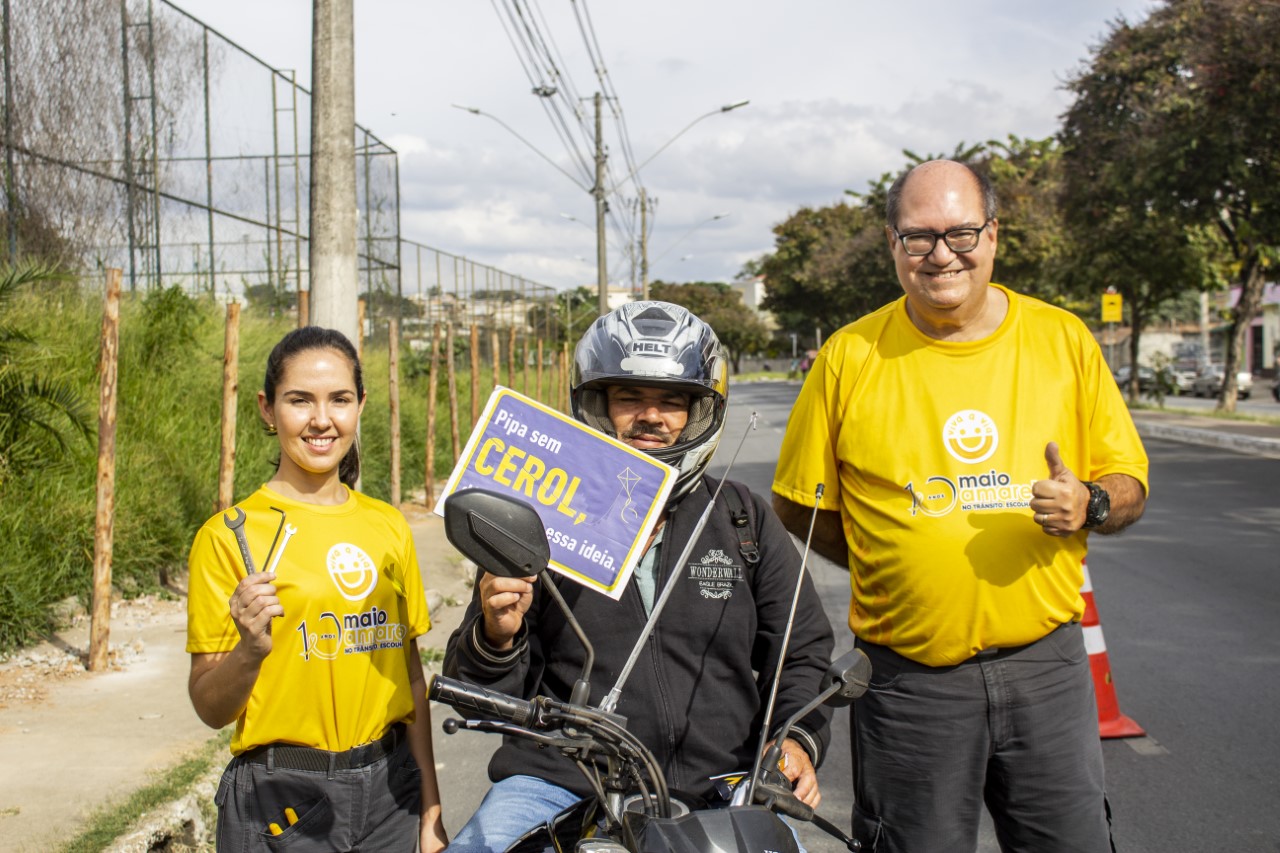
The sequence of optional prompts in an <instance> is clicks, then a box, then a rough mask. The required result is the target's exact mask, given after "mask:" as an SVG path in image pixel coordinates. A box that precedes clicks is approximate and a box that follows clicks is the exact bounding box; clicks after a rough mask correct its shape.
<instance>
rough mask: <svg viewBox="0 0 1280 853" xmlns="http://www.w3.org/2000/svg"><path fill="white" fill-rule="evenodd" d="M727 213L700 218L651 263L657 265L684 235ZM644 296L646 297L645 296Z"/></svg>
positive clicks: (687, 256) (677, 244)
mask: <svg viewBox="0 0 1280 853" xmlns="http://www.w3.org/2000/svg"><path fill="white" fill-rule="evenodd" d="M728 215H729V214H727V213H717V214H716V215H715V216H712V217H709V218H707V219H704V220H702V221H701V222H699V223H698V224H697V225H695V226H693V227H692V228H690V229H689V230H688V231H686V232H684V233H683V234H681V235H680V236H679V237H677V238H676V241H675V242H674V243H672V244H671V245H670V246H668V247H667V249H666V251H665V252H663V253H662V254H661V255H658V257H656V258H654V259H653V265H654V266H657V265H658V261H660V260H662V259H663V258H665V257H666V256H667V255H668V254H670V253H671V250H672V249H674V248H675V247H676V246H679V245H680V243H681V242H683V241H684V239H685V238H686V237H688V236H689V235H690V234H692V233H693V232H694V231H697V230H698V229H699V228H701V227H702V226H703V225H706V224H708V223H711V222H715V221H716V220H717V219H724V218H725V217H726V216H728ZM685 257H686V258H691V257H693V255H685ZM681 260H684V258H681ZM646 298H647V297H646Z"/></svg>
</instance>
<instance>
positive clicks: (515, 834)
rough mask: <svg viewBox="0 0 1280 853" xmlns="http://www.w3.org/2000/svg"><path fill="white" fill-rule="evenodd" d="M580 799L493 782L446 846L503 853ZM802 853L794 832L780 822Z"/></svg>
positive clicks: (524, 780) (537, 782) (533, 783)
mask: <svg viewBox="0 0 1280 853" xmlns="http://www.w3.org/2000/svg"><path fill="white" fill-rule="evenodd" d="M580 799H582V798H581V797H579V796H578V795H577V794H575V793H573V792H572V791H568V790H565V789H564V788H561V787H560V786H558V785H553V784H551V783H550V782H547V781H545V780H543V779H539V778H537V777H536V776H510V777H508V778H506V779H503V780H502V781H501V782H495V783H494V784H493V787H491V788H490V789H489V793H487V794H485V795H484V801H483V802H481V803H480V808H478V809H476V813H475V814H473V815H472V816H471V819H470V820H468V821H467V823H466V826H464V827H462V829H460V830H458V833H457V834H456V835H454V837H453V840H452V841H450V842H449V853H503V851H504V850H506V849H507V848H508V847H510V846H511V844H512V842H514V841H515V840H516V839H517V838H519V837H520V836H522V835H524V834H525V833H526V832H528V831H529V830H531V829H533V828H534V827H536V826H541V825H542V824H544V823H546V822H547V821H549V820H551V818H553V817H555V816H556V815H558V814H559V813H560V812H562V811H564V810H565V809H567V808H569V806H571V805H573V804H574V803H576V802H578V800H580ZM783 821H784V822H785V823H786V824H787V828H788V829H790V830H791V834H792V835H793V836H795V839H796V847H797V848H798V849H799V853H805V849H804V845H803V844H801V843H800V836H799V835H796V828H795V827H794V826H793V825H792V824H791V822H790V821H787V820H786V818H783Z"/></svg>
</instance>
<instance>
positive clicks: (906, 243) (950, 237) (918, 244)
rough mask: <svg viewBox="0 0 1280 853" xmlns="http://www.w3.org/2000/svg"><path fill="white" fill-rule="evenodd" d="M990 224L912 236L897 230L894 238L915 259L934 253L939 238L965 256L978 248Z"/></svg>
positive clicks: (988, 221) (913, 233)
mask: <svg viewBox="0 0 1280 853" xmlns="http://www.w3.org/2000/svg"><path fill="white" fill-rule="evenodd" d="M990 224H991V220H990V219H988V220H987V221H986V222H984V223H982V227H981V228H952V229H951V230H950V231H914V232H912V233H910V234H901V233H899V232H898V229H897V228H895V229H893V233H894V236H896V237H897V238H898V239H899V240H901V241H902V250H903V251H904V252H906V253H907V254H908V255H911V256H913V257H919V256H921V255H927V254H929V253H930V252H932V251H933V247H934V246H936V245H938V239H939V238H941V239H942V241H943V242H944V243H946V244H947V248H948V249H950V250H951V251H953V252H955V253H956V254H957V255H963V254H964V253H965V252H972V251H973V250H974V249H976V248H978V239H979V238H980V237H981V236H982V232H983V231H986V230H987V226H988V225H990Z"/></svg>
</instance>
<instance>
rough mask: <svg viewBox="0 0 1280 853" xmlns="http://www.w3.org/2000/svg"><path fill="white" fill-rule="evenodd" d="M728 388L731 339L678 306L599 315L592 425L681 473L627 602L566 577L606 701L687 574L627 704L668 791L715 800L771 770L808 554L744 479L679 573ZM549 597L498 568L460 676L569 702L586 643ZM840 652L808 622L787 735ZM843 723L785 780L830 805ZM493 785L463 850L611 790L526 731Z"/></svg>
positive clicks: (820, 625)
mask: <svg viewBox="0 0 1280 853" xmlns="http://www.w3.org/2000/svg"><path fill="white" fill-rule="evenodd" d="M728 390H729V389H728V368H727V362H726V359H725V356H724V352H723V350H722V349H721V347H720V342H719V340H718V339H717V338H716V335H715V332H713V331H712V329H711V327H710V326H708V325H707V324H706V323H704V322H703V321H702V320H700V319H698V318H697V317H695V316H694V315H693V314H691V313H689V312H688V311H687V310H685V309H684V308H681V307H679V306H676V305H670V304H667V303H664V302H633V303H628V304H626V305H624V306H622V307H621V308H619V309H617V310H615V311H612V312H610V313H609V314H607V315H605V316H603V317H601V318H599V319H598V320H596V321H595V323H593V324H592V326H591V328H590V329H588V330H587V333H586V334H585V335H584V336H583V338H582V340H581V341H580V342H579V344H578V347H577V350H576V352H575V357H574V367H573V381H572V403H573V414H574V417H575V418H577V419H578V420H580V421H582V422H583V423H585V424H587V425H588V426H591V427H592V428H594V429H597V430H599V431H600V432H603V433H605V434H607V435H611V436H614V437H616V438H618V439H619V440H621V441H624V442H626V443H627V444H630V445H631V446H632V447H635V448H637V449H640V450H643V451H645V452H647V453H650V454H651V455H653V456H654V457H655V458H657V459H659V460H661V461H663V462H665V463H666V464H668V465H671V466H672V467H674V468H676V470H677V471H678V475H677V481H676V485H675V487H674V488H673V490H672V496H671V498H670V499H669V501H668V503H667V507H666V509H665V511H664V513H663V514H662V517H661V520H660V521H659V523H658V526H657V528H656V529H655V531H654V534H653V536H652V538H651V540H650V542H649V544H648V546H647V548H646V550H645V555H644V557H643V559H642V560H641V563H640V565H639V566H638V567H637V568H636V570H635V578H634V582H633V583H631V584H630V585H629V587H628V588H627V589H626V590H625V591H624V593H623V595H622V596H621V598H620V599H619V600H618V601H613V600H611V599H609V598H608V597H606V596H604V595H601V594H600V593H598V592H595V591H594V590H590V589H587V588H585V587H582V586H579V585H577V584H573V583H570V582H563V583H562V582H560V581H559V580H558V579H557V583H558V585H559V587H560V592H561V594H562V595H563V596H564V598H565V599H566V601H567V602H568V604H569V606H570V607H571V608H572V609H573V612H574V615H575V616H576V617H577V619H578V620H579V622H580V623H581V624H582V627H583V630H585V632H586V634H587V636H588V637H589V638H591V641H592V643H594V645H595V654H596V657H595V663H594V667H593V670H592V672H591V677H590V681H591V688H592V693H591V698H590V700H589V701H590V703H591V704H592V705H598V704H599V703H600V701H601V700H602V699H603V697H604V694H605V692H606V691H608V689H609V688H610V687H611V686H612V685H613V683H614V681H615V680H616V678H617V675H618V673H619V671H620V670H621V669H622V667H623V665H624V663H625V662H626V660H627V657H628V656H629V655H630V653H631V650H632V647H633V645H634V644H635V642H636V639H637V637H638V636H639V634H640V631H641V629H642V627H643V626H644V624H645V621H646V620H647V619H648V616H649V613H650V612H651V611H652V609H653V606H654V601H655V600H656V599H657V597H658V595H659V594H660V591H661V590H662V588H663V586H664V585H665V583H666V581H667V579H668V578H669V577H670V576H671V574H672V573H673V572H675V573H677V575H678V580H677V581H676V582H675V586H674V588H673V590H672V592H671V595H670V598H669V599H668V600H667V603H666V609H665V610H664V611H663V612H662V614H661V616H660V617H659V619H658V622H657V626H656V628H655V629H654V631H653V633H652V634H651V635H650V637H649V638H648V640H647V641H646V645H645V649H644V652H643V653H642V655H641V656H640V658H639V659H638V661H637V663H636V666H635V668H634V670H633V671H632V674H631V677H630V680H629V681H628V682H627V689H626V691H625V692H624V693H623V695H622V699H621V702H620V704H619V706H618V708H617V711H618V713H619V714H621V715H622V716H624V717H626V718H627V726H628V729H629V730H630V731H631V732H632V733H633V734H635V735H637V736H638V737H639V738H640V740H642V741H643V742H644V743H645V745H646V746H648V747H649V748H650V749H651V750H653V752H654V754H655V756H656V757H657V759H658V761H659V763H660V764H661V765H662V769H663V771H664V773H665V774H666V776H667V781H668V784H669V785H670V786H671V787H672V788H674V789H678V790H682V791H685V792H688V793H691V794H695V795H699V796H704V795H706V794H708V792H709V791H710V789H711V787H712V781H711V777H712V776H716V775H719V774H724V773H729V772H733V771H737V770H743V769H750V767H751V766H752V764H753V763H754V761H755V755H756V748H757V746H758V738H759V733H760V725H761V723H762V721H763V715H764V698H765V697H767V696H768V690H769V687H770V684H769V681H770V680H771V678H772V675H773V672H774V670H775V668H776V666H777V656H778V654H779V653H780V647H781V642H782V636H783V633H784V630H785V624H786V619H787V615H788V613H789V612H790V609H791V600H792V596H793V595H794V591H795V585H796V578H797V574H798V572H799V569H800V558H799V555H798V554H797V553H796V549H795V546H794V545H793V544H792V542H791V539H790V538H789V537H788V535H787V533H786V531H785V530H784V529H783V527H782V524H781V523H780V522H779V521H778V519H777V517H776V516H775V515H774V514H773V511H772V510H771V509H770V508H769V506H768V504H767V503H766V502H765V501H764V500H762V499H761V498H759V497H757V496H756V495H753V494H751V493H749V492H748V491H747V490H746V489H745V487H740V486H737V485H735V484H732V483H726V484H725V487H724V492H723V493H722V494H721V496H720V498H719V499H718V501H717V505H716V507H715V508H714V510H713V511H712V513H711V515H710V517H709V519H708V522H707V525H706V527H705V528H704V529H703V531H702V533H701V535H700V536H699V538H698V540H697V543H696V545H695V547H694V548H693V550H692V551H691V553H690V559H689V562H688V564H687V565H683V566H676V565H673V564H674V563H675V561H676V558H677V557H678V555H679V553H680V551H681V550H682V549H683V545H684V543H685V542H686V541H688V539H689V537H690V536H691V535H692V533H693V528H694V526H695V524H696V523H697V521H698V519H699V517H700V516H701V515H702V513H703V511H704V510H705V508H706V506H707V503H708V502H709V501H710V500H711V496H712V491H713V489H714V485H715V483H714V481H709V478H707V477H706V476H705V474H704V472H705V469H706V467H707V464H708V463H709V462H710V461H711V457H712V455H713V454H714V453H715V449H716V446H717V445H718V444H719V441H720V435H721V432H722V430H723V428H724V418H725V411H726V408H727V405H728ZM729 494H733V495H735V496H736V497H735V498H727V497H726V496H727V495H729ZM748 501H749V504H748ZM734 503H736V505H737V515H738V518H739V519H740V520H741V519H742V516H743V515H745V516H746V522H747V523H746V525H745V528H744V527H737V526H735V520H734V516H735V510H734V509H733V508H732V507H731V504H734ZM744 529H746V530H748V531H749V535H746V536H744V535H743V533H742V531H743V530H744ZM549 598H550V597H549V596H547V595H545V594H543V592H542V591H541V590H540V589H539V588H538V585H537V583H536V582H535V579H534V578H525V579H506V578H498V577H495V576H493V575H489V574H487V573H484V572H481V574H480V577H479V578H478V579H477V583H476V591H475V595H474V596H473V598H472V601H471V604H470V606H469V607H468V610H467V613H466V615H465V616H464V617H463V622H462V625H461V626H460V627H459V628H458V630H457V631H455V632H454V634H453V636H452V637H450V639H449V645H448V650H447V652H446V654H445V663H444V671H445V674H446V675H449V676H451V677H456V678H461V679H463V680H466V681H469V682H472V683H474V684H479V685H481V686H485V687H489V688H492V689H495V690H498V691H501V692H504V693H509V694H512V695H517V696H525V697H532V696H535V695H547V696H553V697H556V698H558V699H561V700H566V699H568V697H569V693H570V690H571V689H572V687H573V684H574V682H575V680H576V679H577V678H578V677H579V675H580V674H581V671H582V665H583V649H582V646H581V644H580V643H579V642H578V641H577V639H576V638H575V637H574V636H573V634H572V632H571V631H570V630H569V628H568V626H567V625H566V623H565V621H564V619H563V617H562V616H561V615H560V612H559V610H558V608H557V607H556V606H555V604H554V602H552V601H550V600H549ZM798 612H802V613H803V612H808V613H821V612H822V607H821V603H820V602H819V600H818V597H817V593H816V592H815V591H814V588H813V585H812V583H811V582H810V581H809V579H808V577H805V578H803V579H802V580H801V592H800V603H799V609H798ZM831 649H832V634H831V629H830V627H829V625H828V624H827V622H826V619H804V620H800V621H799V622H798V623H797V624H796V626H795V629H794V633H793V634H792V637H791V642H790V645H789V647H788V649H787V660H786V664H785V665H784V667H783V670H782V678H781V684H780V687H779V691H778V697H777V702H776V706H775V708H774V715H773V724H774V727H775V729H776V728H777V727H779V726H780V725H781V723H782V721H784V720H786V719H787V717H789V716H790V715H791V714H792V713H794V712H795V711H797V710H799V709H800V708H801V706H803V705H804V703H805V702H806V701H807V700H809V699H810V698H812V697H813V696H814V695H816V694H817V692H818V690H819V682H820V679H821V677H822V674H823V672H824V671H825V669H826V665H827V661H828V660H829V659H830V655H831ZM829 716H830V715H829V714H828V713H827V712H825V711H823V710H821V709H820V710H818V711H815V712H813V713H811V714H809V715H808V716H807V717H805V718H804V719H803V720H802V722H801V724H800V726H799V727H798V728H796V729H793V731H792V736H791V737H790V738H788V739H787V740H786V741H784V742H783V755H784V761H783V764H784V766H783V772H784V773H785V774H786V776H787V777H788V778H789V779H790V780H791V781H792V783H793V785H794V786H795V792H796V795H797V796H798V797H800V799H802V800H804V801H805V802H806V803H809V804H810V805H814V806H816V805H817V802H818V800H819V794H818V786H817V777H816V775H815V773H814V767H815V766H816V765H817V764H818V763H819V762H820V761H821V759H822V756H823V751H824V750H825V748H826V745H827V741H828V735H829V732H828V719H829ZM489 777H490V779H491V780H493V782H494V783H495V784H494V785H493V787H492V788H491V789H490V791H489V793H488V795H486V797H485V800H484V802H483V803H482V804H481V806H480V808H479V810H478V811H477V812H476V814H475V815H473V816H472V818H471V820H470V821H468V823H467V825H466V826H465V827H463V828H462V830H461V831H460V832H458V833H457V834H456V835H455V837H454V840H453V843H452V844H451V845H450V849H451V850H455V851H502V850H505V849H506V848H507V847H508V846H509V845H510V844H511V842H512V841H514V840H515V839H516V838H518V837H519V836H520V835H522V834H523V833H524V832H526V831H528V830H529V829H532V828H533V827H535V826H538V825H539V824H541V823H543V822H545V821H546V820H548V819H549V818H551V817H553V816H554V815H555V814H557V813H558V812H560V811H561V810H563V809H565V808H567V807H568V806H570V805H572V804H573V803H575V802H577V801H578V800H580V799H582V798H584V797H587V796H590V795H591V794H592V793H593V792H592V790H591V787H590V786H589V784H588V783H587V780H586V779H585V778H584V777H583V776H582V774H581V772H580V771H579V770H578V769H577V767H576V766H575V765H574V764H573V763H572V762H570V761H569V760H568V759H566V758H565V757H563V756H562V755H560V754H559V753H558V752H556V751H555V750H549V749H541V748H539V747H538V746H537V745H535V744H533V743H531V742H529V741H527V740H522V739H520V738H510V737H509V738H505V739H504V741H503V744H502V746H501V747H500V748H499V749H498V751H497V752H496V753H495V754H494V756H493V759H492V760H491V761H490V764H489Z"/></svg>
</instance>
